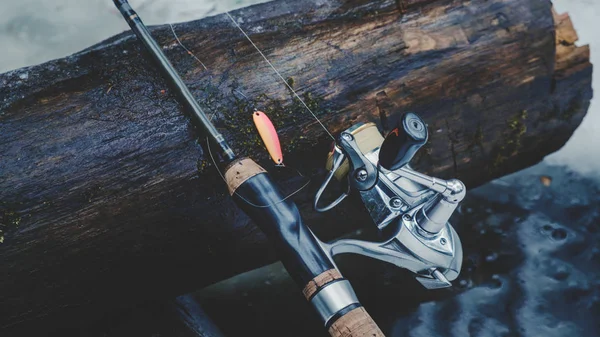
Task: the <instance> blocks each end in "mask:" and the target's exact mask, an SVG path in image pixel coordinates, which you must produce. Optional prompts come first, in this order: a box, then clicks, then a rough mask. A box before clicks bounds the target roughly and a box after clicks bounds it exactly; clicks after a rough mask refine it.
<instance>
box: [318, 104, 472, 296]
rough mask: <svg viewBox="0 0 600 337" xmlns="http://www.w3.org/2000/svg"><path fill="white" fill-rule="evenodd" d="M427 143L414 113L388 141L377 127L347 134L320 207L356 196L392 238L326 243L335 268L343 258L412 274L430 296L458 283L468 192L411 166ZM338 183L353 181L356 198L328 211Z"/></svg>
mask: <svg viewBox="0 0 600 337" xmlns="http://www.w3.org/2000/svg"><path fill="white" fill-rule="evenodd" d="M426 141H427V128H426V126H425V123H424V122H423V121H422V120H421V119H420V118H419V117H418V116H417V115H416V114H413V113H407V114H405V115H404V117H403V119H402V121H401V123H400V125H399V126H398V128H396V129H394V130H393V131H392V132H391V133H390V135H388V137H387V138H385V139H384V138H383V137H382V135H381V133H380V132H379V130H378V129H377V126H376V125H375V124H373V123H367V124H357V125H355V126H353V127H351V128H349V129H348V130H346V131H344V132H342V134H341V135H340V137H339V141H338V143H337V145H336V146H335V147H334V149H333V151H332V152H331V153H330V154H329V157H328V160H327V168H328V169H329V174H328V176H327V179H326V180H325V182H324V183H323V185H322V186H321V188H320V189H319V190H318V192H317V194H316V196H315V202H314V207H315V209H316V210H317V211H322V212H323V211H327V210H330V209H332V208H334V207H335V206H337V205H338V204H339V203H340V202H341V201H342V200H344V198H346V196H347V195H348V194H349V193H350V192H351V191H352V190H356V191H358V192H359V193H360V196H361V199H362V201H363V203H364V204H365V207H366V208H367V210H368V212H369V214H370V215H371V218H372V219H373V222H374V223H375V225H376V226H377V228H378V229H379V230H380V231H381V232H382V233H384V230H385V233H391V236H390V237H389V238H388V239H387V240H385V241H383V242H368V241H361V240H345V239H344V240H337V241H334V242H331V243H324V242H321V241H319V243H320V245H321V247H322V248H323V250H324V251H325V253H326V254H327V255H328V257H329V258H330V260H331V261H332V263H334V262H333V256H335V255H337V254H342V253H356V254H361V255H365V256H369V257H372V258H375V259H378V260H382V261H386V262H389V263H392V264H394V265H397V266H399V267H401V268H405V269H408V270H410V271H411V272H413V273H415V274H416V278H417V280H418V281H419V282H420V283H421V284H422V285H423V286H425V287H426V288H429V289H435V288H444V287H449V286H451V283H450V281H452V280H454V279H456V278H457V277H458V274H459V272H460V268H461V265H462V245H461V242H460V238H459V237H458V234H457V233H456V231H455V230H454V228H453V227H452V226H451V225H450V223H448V219H449V218H450V216H451V215H452V213H453V212H454V210H455V209H456V207H457V206H458V204H459V203H460V201H461V200H462V199H463V198H464V196H465V187H464V184H463V183H462V182H460V181H458V180H449V181H445V180H442V179H437V178H432V177H429V176H427V175H424V174H422V173H419V172H416V171H414V170H413V169H411V168H410V166H409V165H408V162H409V161H410V159H412V157H413V156H414V154H415V153H416V152H417V151H418V149H419V148H420V147H421V146H422V145H424V144H425V143H426ZM384 166H385V167H384ZM333 177H335V178H336V179H337V180H342V179H348V191H347V192H346V193H344V194H342V195H341V196H340V197H339V198H338V199H336V200H335V201H334V202H333V203H331V204H329V205H328V206H325V207H320V206H319V201H320V199H321V196H322V194H323V192H324V190H325V189H326V188H327V186H328V185H329V183H330V181H331V180H332V178H333ZM388 235H389V234H388Z"/></svg>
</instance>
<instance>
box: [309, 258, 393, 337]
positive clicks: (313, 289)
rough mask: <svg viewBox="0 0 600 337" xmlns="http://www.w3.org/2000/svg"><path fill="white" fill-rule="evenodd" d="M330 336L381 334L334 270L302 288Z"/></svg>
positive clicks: (371, 336) (349, 286)
mask: <svg viewBox="0 0 600 337" xmlns="http://www.w3.org/2000/svg"><path fill="white" fill-rule="evenodd" d="M302 293H303V294H304V297H305V298H306V299H307V300H308V301H309V302H310V303H311V304H312V305H313V307H314V308H315V310H316V311H317V313H318V314H319V315H320V316H321V319H322V320H323V322H324V323H325V327H327V329H328V330H329V334H330V335H331V336H332V337H385V335H384V334H383V332H381V329H379V327H378V326H377V323H375V321H373V319H372V318H371V316H370V315H369V314H368V313H367V311H366V310H365V308H364V307H363V306H362V305H361V304H360V302H359V301H358V299H357V298H356V294H355V293H354V290H353V289H352V286H351V285H350V282H348V280H346V279H345V278H344V277H343V276H342V275H341V274H340V272H339V271H338V270H337V269H330V270H327V271H325V272H323V273H321V274H320V275H318V276H317V277H315V278H314V279H312V280H311V281H310V282H308V284H306V286H305V287H304V290H303V291H302Z"/></svg>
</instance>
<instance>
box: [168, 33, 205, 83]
mask: <svg viewBox="0 0 600 337" xmlns="http://www.w3.org/2000/svg"><path fill="white" fill-rule="evenodd" d="M169 27H171V31H172V32H173V36H175V40H177V43H178V44H179V45H180V46H181V48H183V49H185V51H186V52H187V53H188V55H190V56H191V57H193V58H195V59H196V61H198V62H199V63H200V64H201V65H202V67H203V68H204V70H207V71H208V68H206V66H205V65H204V63H202V61H200V59H199V58H197V57H196V55H194V53H192V52H191V51H190V50H189V49H187V48H186V47H185V46H184V45H183V43H181V41H180V40H179V37H178V36H177V33H175V29H174V28H173V25H172V24H170V23H169Z"/></svg>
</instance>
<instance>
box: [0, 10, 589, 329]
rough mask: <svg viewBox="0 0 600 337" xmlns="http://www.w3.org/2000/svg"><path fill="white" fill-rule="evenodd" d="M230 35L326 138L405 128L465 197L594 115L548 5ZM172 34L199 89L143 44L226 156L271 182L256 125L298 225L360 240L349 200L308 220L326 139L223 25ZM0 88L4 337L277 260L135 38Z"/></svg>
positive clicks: (11, 76)
mask: <svg viewBox="0 0 600 337" xmlns="http://www.w3.org/2000/svg"><path fill="white" fill-rule="evenodd" d="M233 16H234V17H235V18H237V20H238V22H240V23H241V25H242V26H243V27H244V28H245V29H246V30H247V31H248V32H249V34H250V36H251V37H252V39H253V40H254V41H255V42H256V43H257V44H258V45H259V46H260V47H261V49H262V50H264V51H265V53H266V54H267V56H268V57H269V58H270V59H271V60H272V61H273V63H274V64H275V66H276V67H277V68H278V69H279V70H280V71H281V72H282V74H283V76H285V77H286V78H287V79H288V82H289V83H290V84H292V85H293V86H294V87H295V88H296V89H297V90H298V91H299V92H300V94H301V95H303V96H304V98H305V100H306V101H307V103H308V104H309V105H310V106H311V107H312V109H313V110H314V111H315V112H316V113H317V115H318V117H319V118H320V119H321V120H322V121H323V123H324V124H325V125H326V126H327V127H328V128H329V130H330V131H331V132H332V133H337V132H339V131H342V130H344V129H346V128H348V127H349V126H351V125H352V124H353V123H356V122H359V121H374V122H377V123H379V125H380V126H381V127H382V129H385V128H387V129H389V127H390V126H391V125H393V123H394V122H395V121H396V120H397V119H398V118H399V116H401V114H402V113H403V112H404V111H408V110H410V111H415V112H417V113H419V114H420V115H421V116H422V117H423V118H424V119H425V120H426V121H427V122H428V123H429V129H430V134H431V137H430V142H429V144H428V145H427V147H426V148H425V149H424V150H422V151H421V154H420V155H419V156H418V157H417V158H415V160H414V163H413V164H414V166H415V167H416V168H418V169H419V170H423V171H425V172H428V173H431V174H435V175H438V176H443V177H450V176H457V177H459V178H461V179H463V180H464V181H465V182H466V183H467V184H468V186H469V187H473V186H476V185H479V184H482V183H484V182H486V181H489V180H490V179H493V178H495V177H498V176H501V175H503V174H506V173H509V172H513V171H515V170H518V169H521V168H524V167H526V166H528V165H531V164H534V163H536V162H538V161H539V160H541V159H542V158H543V156H544V155H546V154H548V153H551V152H553V151H555V150H557V149H559V148H560V147H561V146H562V145H563V144H564V143H565V142H566V141H567V139H568V138H569V137H570V136H571V134H572V132H573V131H574V130H575V128H576V127H577V126H578V125H579V123H580V122H581V120H582V118H583V116H584V115H585V113H586V111H587V108H588V106H589V101H590V99H591V96H592V91H591V71H592V67H591V64H590V63H589V50H588V49H587V47H581V48H576V47H575V46H574V45H573V42H574V39H573V35H572V33H569V34H562V33H561V32H567V31H569V30H570V31H572V27H571V26H569V22H568V20H565V19H564V17H563V19H561V20H560V21H559V22H558V28H559V33H558V34H555V28H554V27H555V21H554V20H553V16H552V11H551V7H550V4H549V2H546V1H539V0H519V1H517V0H503V1H501V0H493V1H483V0H478V1H470V2H464V3H463V2H456V1H446V0H435V1H432V0H427V1H425V0H411V1H391V0H390V1H384V0H371V1H367V0H352V1H350V0H332V1H327V2H323V1H317V0H312V1H301V2H299V1H293V0H279V1H275V2H270V3H266V4H261V5H257V6H253V7H250V8H246V9H242V10H239V11H237V12H234V13H233ZM175 30H176V31H177V32H178V34H179V36H180V39H181V40H182V41H183V43H184V44H185V45H186V46H187V47H188V48H189V49H190V50H191V51H193V52H194V53H195V54H196V56H198V57H199V58H200V59H201V60H202V61H203V62H204V63H205V64H206V65H207V67H208V69H209V71H205V70H204V69H203V68H202V67H201V66H199V64H198V62H197V61H196V60H195V59H194V58H192V57H189V55H187V54H186V53H185V52H184V51H183V50H182V49H181V48H180V47H179V46H178V45H177V44H176V43H175V41H174V38H173V36H172V34H171V30H170V28H169V27H168V26H167V27H165V26H160V27H154V28H152V33H153V35H154V36H155V37H156V38H157V40H158V41H159V43H160V44H161V45H162V46H163V47H164V49H165V51H166V53H167V54H168V56H169V57H170V58H171V60H172V62H173V63H174V65H175V67H176V68H177V69H178V70H179V71H180V73H181V74H182V76H183V77H184V79H185V80H186V82H187V83H188V84H189V86H190V88H191V90H192V92H193V93H194V94H195V95H196V96H197V97H198V99H199V100H200V101H201V102H202V103H203V105H204V106H205V107H206V108H207V111H210V112H211V114H213V116H214V119H215V123H216V124H217V126H218V128H219V129H221V131H222V132H223V133H224V135H225V136H226V138H227V139H228V140H229V141H230V143H231V144H232V146H233V147H234V148H235V150H236V151H239V152H242V153H245V154H247V155H249V156H252V157H254V158H259V159H261V160H262V163H263V164H264V165H265V167H267V168H269V169H270V170H271V171H273V170H274V169H272V167H271V166H269V164H268V162H269V161H268V158H267V154H266V151H265V150H264V148H263V147H262V146H261V145H260V142H259V140H258V137H257V135H256V133H255V131H254V129H253V126H252V124H251V123H252V122H251V118H250V115H249V113H250V111H251V107H252V106H258V107H260V108H261V109H263V110H265V111H266V112H267V114H269V116H270V117H271V119H272V120H273V121H274V123H275V124H276V127H277V128H278V129H279V131H280V136H281V139H282V144H283V145H284V156H285V161H286V163H287V164H288V165H290V166H293V167H296V168H298V169H299V170H300V171H302V172H304V173H305V174H306V175H307V176H309V177H311V178H312V179H313V181H312V184H311V186H310V188H307V189H304V190H303V191H302V193H300V194H298V195H297V196H296V201H297V202H298V204H299V206H300V208H301V210H302V212H303V214H304V216H305V218H306V220H307V223H309V224H311V225H312V226H313V228H314V229H315V231H317V233H318V234H319V235H320V236H321V237H323V238H332V237H334V236H336V235H338V234H341V233H343V232H344V231H348V230H350V229H353V228H358V227H363V226H368V225H369V224H370V222H369V221H370V220H369V218H368V216H367V215H366V214H365V212H364V210H363V209H362V208H361V207H359V206H358V205H359V204H358V203H356V202H353V201H352V200H348V201H346V202H345V203H344V204H343V205H341V206H340V207H338V209H337V210H335V211H333V212H331V213H329V214H324V215H323V214H315V213H314V212H311V210H310V209H311V206H310V204H311V199H312V192H313V191H314V189H315V188H316V186H317V185H318V184H319V183H320V180H321V179H322V174H323V169H322V166H323V164H324V161H325V153H326V152H327V150H328V148H329V145H330V139H329V138H328V136H327V135H326V133H325V132H324V131H323V130H322V129H321V128H320V127H319V126H318V123H316V121H315V120H314V118H313V117H312V116H311V115H310V114H309V113H307V112H306V111H304V109H303V107H302V106H301V105H300V104H299V103H298V101H296V100H294V99H292V97H291V95H290V93H289V92H288V91H287V89H286V88H285V87H284V86H283V85H282V84H281V83H280V82H278V81H277V78H276V76H275V75H274V74H273V73H272V71H271V70H270V68H269V67H268V65H266V64H265V63H264V61H263V60H262V59H261V58H260V56H259V55H258V54H257V53H256V51H255V50H254V49H253V48H252V47H251V45H250V44H249V43H248V42H247V41H246V40H245V39H244V38H243V36H242V35H241V34H240V33H239V31H237V30H236V28H235V27H234V26H233V25H232V24H231V22H230V21H228V19H227V18H226V17H225V16H223V15H219V16H215V17H210V18H206V19H203V20H199V21H195V22H189V23H185V24H180V25H175ZM556 38H558V39H559V43H558V44H557V43H556V41H555V39H556ZM563 47H565V48H566V49H565V48H563ZM0 84H1V88H0V131H1V132H0V211H1V212H0V216H2V218H1V223H2V225H0V230H2V240H3V244H1V245H0V271H1V274H2V275H3V277H2V278H1V279H0V328H3V329H4V331H5V334H8V332H9V331H16V330H19V329H20V328H21V327H23V326H27V325H29V323H30V322H31V321H32V320H36V319H40V318H47V319H48V321H52V322H53V324H56V325H60V324H61V323H62V322H65V319H66V320H68V321H73V320H74V319H79V318H81V317H85V316H87V315H88V314H89V313H90V312H91V311H90V310H83V309H87V308H89V307H90V306H91V305H93V306H94V308H97V310H101V309H100V308H102V306H103V305H104V304H109V303H110V304H114V302H115V301H119V303H123V305H126V304H127V303H132V302H135V301H138V300H140V299H142V298H144V297H146V296H147V295H148V294H149V293H151V294H153V296H158V297H168V296H173V295H177V294H181V293H184V292H186V291H189V290H192V289H195V288H198V287H201V286H203V285H206V284H209V283H212V282H215V281H217V280H220V279H223V278H225V277H228V276H231V275H234V274H236V273H239V272H241V271H245V270H249V269H252V268H255V267H258V266H261V265H264V264H266V263H269V262H272V261H274V260H275V259H276V254H275V252H274V251H272V250H271V249H270V246H269V245H268V243H267V242H266V239H265V237H264V236H263V234H262V233H260V231H259V230H258V229H257V228H256V226H255V225H254V224H253V223H251V222H250V221H249V220H248V218H247V217H246V216H245V215H244V214H242V213H241V212H240V211H239V210H238V209H237V208H236V207H235V206H234V204H233V203H232V202H231V200H230V199H229V198H228V196H227V191H226V188H225V185H224V184H223V182H222V181H221V178H220V177H219V175H218V173H217V171H216V170H215V169H214V167H213V165H212V164H211V160H210V158H209V156H208V155H207V154H205V153H204V152H203V150H202V148H201V147H200V146H199V145H198V140H197V134H196V132H195V130H193V128H192V127H191V126H190V124H189V122H188V119H187V117H185V116H184V115H183V114H182V113H181V111H180V109H179V108H180V106H179V105H178V103H177V101H176V100H175V99H174V97H172V96H171V95H170V94H169V90H168V88H167V87H166V85H165V82H164V81H163V80H162V78H161V77H160V76H159V75H158V74H157V73H156V69H155V67H154V65H153V64H152V62H151V61H150V60H148V58H147V57H146V55H145V54H144V53H143V51H142V48H141V47H140V44H139V42H138V41H137V40H136V39H135V37H134V36H133V35H132V33H131V32H125V33H123V34H120V35H118V36H116V37H114V38H112V39H109V40H107V41H105V42H103V43H101V44H99V45H96V46H94V47H92V48H90V49H88V50H85V51H83V52H81V53H78V54H75V55H73V56H71V57H67V58H64V59H60V60H56V61H51V62H48V63H46V64H43V65H40V66H35V67H30V68H24V69H20V70H17V71H13V72H9V73H6V74H3V75H0ZM240 93H242V94H243V95H244V96H246V97H247V99H246V98H244V96H242V94H240ZM383 124H385V125H383ZM202 141H203V139H202V138H200V142H202ZM290 171H291V170H290ZM288 173H289V171H288V172H283V173H282V174H276V177H277V178H278V180H279V181H280V183H281V185H282V188H283V189H284V190H285V191H288V192H290V191H294V190H295V189H296V188H297V187H298V186H300V185H302V184H303V183H304V181H303V179H304V178H299V177H297V176H296V175H295V173H291V174H288ZM290 176H293V177H290ZM76 317H79V318H76ZM61 318H62V320H61Z"/></svg>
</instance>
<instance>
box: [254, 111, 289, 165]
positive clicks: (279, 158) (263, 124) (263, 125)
mask: <svg viewBox="0 0 600 337" xmlns="http://www.w3.org/2000/svg"><path fill="white" fill-rule="evenodd" d="M252 119H253V120H254V125H255V126H256V129H257V130H258V134H259V135H260V138H261V139H262V141H263V143H265V146H266V147H267V151H269V155H270V156H271V159H272V160H273V161H274V162H275V164H277V165H283V154H282V153H281V144H280V143H279V136H278V135H277V130H275V127H274V126H273V123H271V120H270V119H269V117H267V115H266V114H265V113H264V112H262V111H255V112H254V113H253V114H252Z"/></svg>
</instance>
